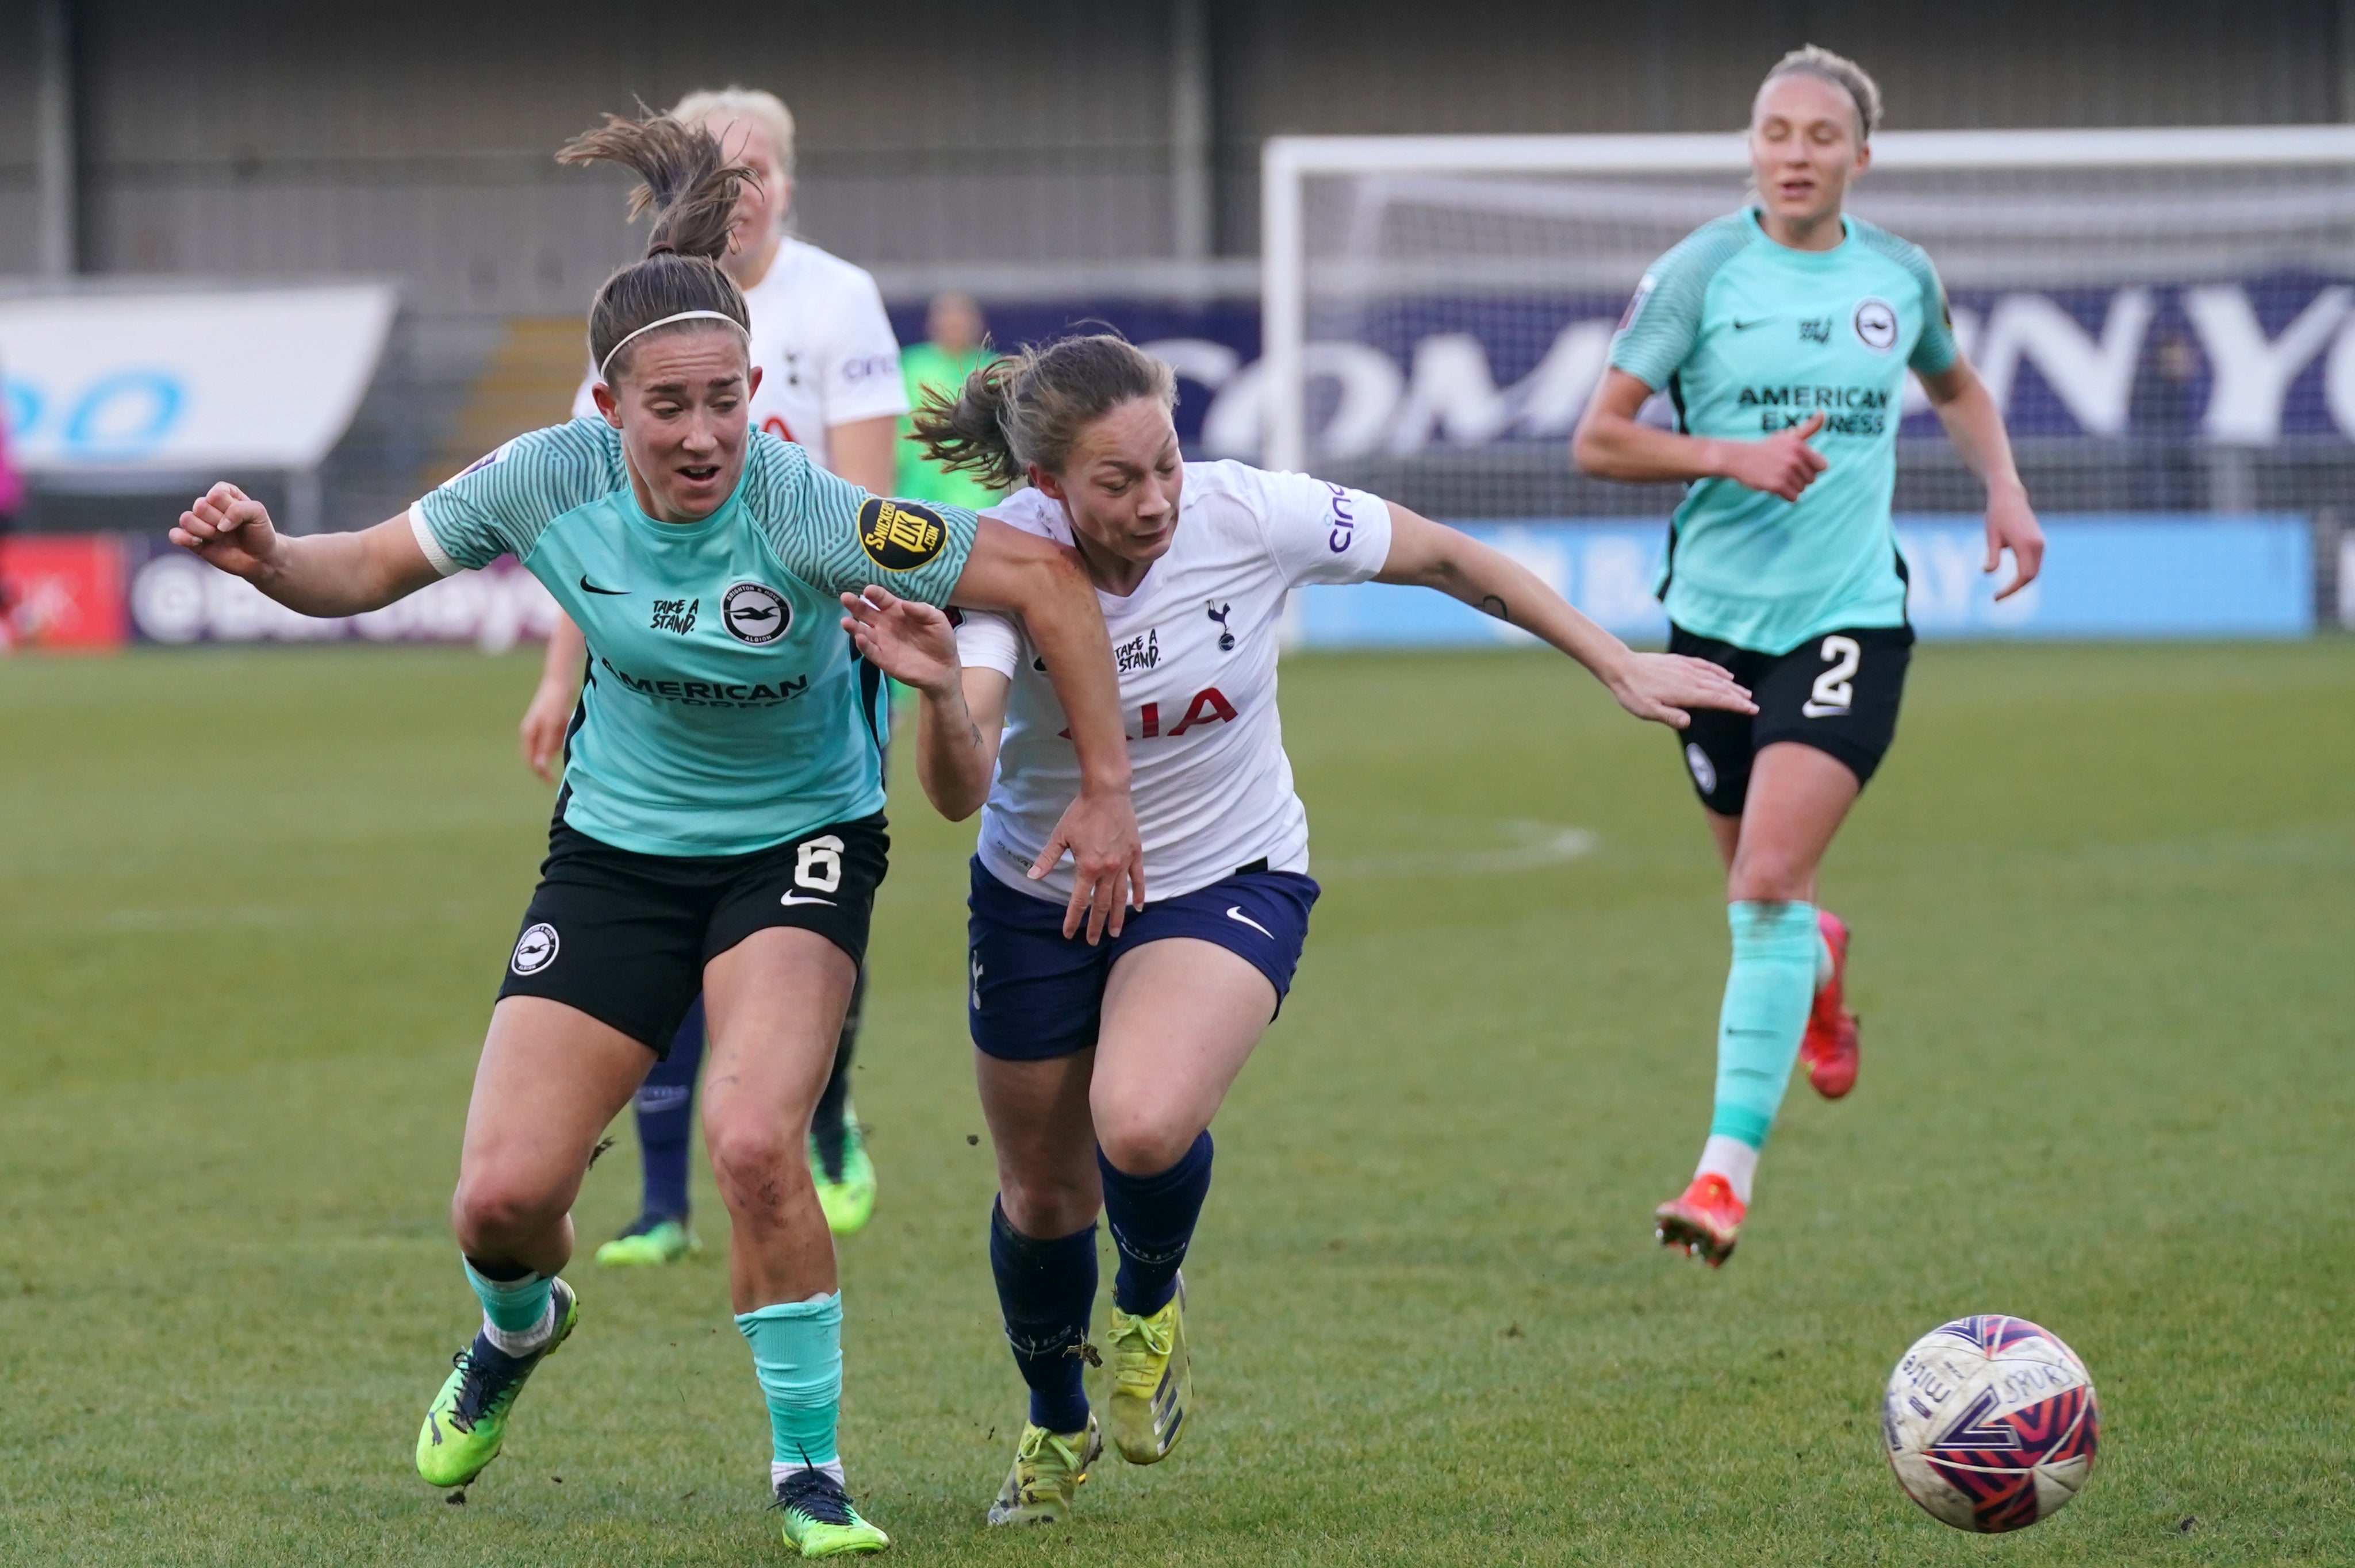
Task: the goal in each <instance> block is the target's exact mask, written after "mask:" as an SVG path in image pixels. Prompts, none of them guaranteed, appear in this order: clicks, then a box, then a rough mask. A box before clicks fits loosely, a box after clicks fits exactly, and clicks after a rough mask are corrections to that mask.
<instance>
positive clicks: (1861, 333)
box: [1856, 299, 1897, 354]
mask: <svg viewBox="0 0 2355 1568" xmlns="http://www.w3.org/2000/svg"><path fill="white" fill-rule="evenodd" d="M1856 337H1857V341H1858V342H1859V343H1861V344H1864V346H1865V347H1867V348H1869V349H1870V350H1872V352H1873V353H1875V354H1887V353H1888V352H1889V351H1890V350H1891V349H1892V348H1895V347H1896V346H1897V307H1896V306H1894V305H1892V304H1891V303H1890V302H1888V301H1887V300H1875V299H1864V300H1859V301H1858V302H1857V306H1856Z"/></svg>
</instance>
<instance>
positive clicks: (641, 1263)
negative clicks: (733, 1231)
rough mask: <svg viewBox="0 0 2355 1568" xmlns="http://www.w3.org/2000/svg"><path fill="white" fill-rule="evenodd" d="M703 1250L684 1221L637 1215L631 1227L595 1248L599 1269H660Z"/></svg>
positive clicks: (655, 1215)
mask: <svg viewBox="0 0 2355 1568" xmlns="http://www.w3.org/2000/svg"><path fill="white" fill-rule="evenodd" d="M702 1250H703V1244H702V1243H701V1242H700V1241H698V1240H697V1239H696V1235H695V1233H694V1232H693V1231H691V1230H688V1229H687V1222H686V1221H685V1220H677V1219H672V1218H670V1217H669V1216H667V1215H664V1214H640V1215H639V1216H638V1217H637V1218H636V1219H634V1220H633V1221H631V1222H630V1228H629V1229H628V1230H625V1231H623V1233H622V1234H620V1235H617V1236H615V1237H614V1238H613V1240H612V1241H609V1242H607V1243H606V1244H605V1245H603V1246H601V1247H599V1248H598V1249H597V1266H598V1267H600V1268H659V1267H661V1266H663V1265H664V1264H666V1263H677V1261H678V1260H679V1259H680V1258H683V1257H686V1256H687V1255H689V1254H692V1253H698V1252H701V1251H702Z"/></svg>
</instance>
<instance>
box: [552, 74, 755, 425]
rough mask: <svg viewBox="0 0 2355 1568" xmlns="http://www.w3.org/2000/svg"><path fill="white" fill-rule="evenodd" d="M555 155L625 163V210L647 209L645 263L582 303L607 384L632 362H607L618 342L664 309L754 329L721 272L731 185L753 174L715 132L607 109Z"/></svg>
mask: <svg viewBox="0 0 2355 1568" xmlns="http://www.w3.org/2000/svg"><path fill="white" fill-rule="evenodd" d="M556 161H557V162H558V163H560V164H591V163H598V162H603V163H610V164H622V165H623V166H624V167H626V168H629V169H630V170H632V171H634V173H635V174H636V175H637V176H638V185H636V187H635V188H634V189H633V190H632V191H631V192H630V212H629V216H630V217H632V218H633V219H635V218H636V217H637V216H638V215H639V214H640V213H642V212H645V211H648V210H649V209H651V210H652V211H653V213H654V226H653V228H652V231H651V232H650V233H649V234H648V235H647V237H646V254H645V260H640V261H634V262H632V263H631V264H630V265H629V266H626V267H623V268H622V269H620V270H617V271H615V272H614V273H613V276H612V277H610V278H607V279H606V280H605V282H604V286H603V287H602V288H600V289H599V290H598V291H597V300H596V303H595V304H593V305H591V307H590V310H589V357H590V359H591V362H593V363H594V364H596V365H598V366H602V369H603V375H604V377H605V379H606V380H607V381H608V382H611V381H613V380H614V379H616V378H617V377H618V376H619V375H620V373H621V370H622V368H623V367H624V366H627V365H628V363H629V358H628V355H623V357H622V359H621V361H620V362H619V364H618V365H607V364H606V361H607V359H608V357H609V356H611V355H613V349H614V347H615V345H617V344H620V343H621V342H622V340H623V339H624V338H626V337H628V336H630V335H631V334H633V333H635V332H637V331H638V330H640V329H641V328H643V327H645V326H646V325H647V324H648V323H653V322H658V321H661V320H662V319H663V318H664V317H665V316H673V315H677V314H678V313H680V312H682V311H713V312H717V313H719V314H720V315H723V316H726V317H727V318H728V319H729V320H730V321H733V322H735V323H737V324H738V325H739V326H741V327H742V328H743V329H744V330H745V331H746V332H747V333H748V334H749V333H750V332H751V312H750V311H749V310H747V309H746V307H745V304H744V294H743V291H741V290H740V289H738V288H737V287H736V281H735V280H734V279H733V278H730V276H729V275H728V274H727V273H726V272H725V271H723V270H720V267H719V259H720V258H721V257H722V256H725V255H727V254H728V242H729V237H730V228H729V223H730V218H731V217H733V216H734V215H735V211H736V191H737V186H738V185H740V184H741V183H742V182H744V181H746V180H749V179H751V178H752V171H751V170H750V169H748V168H745V167H744V166H742V165H741V164H730V163H729V162H728V159H727V155H726V154H724V153H722V152H721V151H720V148H719V139H718V138H716V137H714V136H713V135H712V134H711V132H709V131H707V130H705V129H703V128H702V127H701V126H699V125H687V124H684V123H682V122H679V121H677V120H674V119H672V118H671V117H670V116H668V115H666V114H649V115H646V116H645V118H643V119H639V120H624V119H623V118H622V117H621V116H619V115H617V114H608V115H607V116H605V123H604V124H603V125H602V126H600V127H598V128H597V129H595V130H593V131H584V132H581V134H580V135H578V136H575V137H574V138H573V139H572V140H571V141H570V142H567V143H565V144H564V146H563V148H562V149H561V150H560V151H559V152H558V154H556ZM707 324H709V325H716V324H718V323H705V322H700V321H697V322H682V323H679V324H678V326H677V328H673V329H666V330H676V331H685V330H687V329H690V328H694V327H699V326H704V325H707ZM632 346H633V347H634V346H635V345H634V344H633V345H632Z"/></svg>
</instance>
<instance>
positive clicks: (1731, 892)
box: [1725, 845, 1816, 904]
mask: <svg viewBox="0 0 2355 1568" xmlns="http://www.w3.org/2000/svg"><path fill="white" fill-rule="evenodd" d="M1815 875H1816V868H1815V866H1814V865H1812V864H1809V863H1804V862H1802V861H1801V860H1800V858H1799V857H1798V856H1796V855H1787V854H1778V853H1774V851H1772V850H1767V851H1762V852H1757V853H1753V852H1752V851H1751V850H1750V849H1749V848H1748V846H1746V845H1745V846H1744V847H1743V848H1742V850H1741V851H1740V852H1738V853H1736V854H1735V855H1734V857H1733V868H1732V870H1731V871H1729V872H1728V873H1727V874H1726V878H1725V890H1726V895H1727V896H1728V897H1730V898H1733V899H1737V900H1740V901H1742V902H1745V903H1758V904H1789V903H1794V902H1796V901H1798V900H1801V899H1804V898H1806V896H1807V889H1808V888H1809V886H1810V885H1812V884H1813V883H1814V881H1815Z"/></svg>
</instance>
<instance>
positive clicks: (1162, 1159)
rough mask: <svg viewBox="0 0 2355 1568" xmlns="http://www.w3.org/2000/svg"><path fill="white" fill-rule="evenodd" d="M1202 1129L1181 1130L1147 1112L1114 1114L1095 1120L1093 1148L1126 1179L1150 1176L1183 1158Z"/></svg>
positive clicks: (1189, 1128) (1098, 1116)
mask: <svg viewBox="0 0 2355 1568" xmlns="http://www.w3.org/2000/svg"><path fill="white" fill-rule="evenodd" d="M1200 1133H1201V1128H1197V1127H1181V1126H1177V1125H1174V1124H1171V1123H1169V1122H1167V1121H1162V1120H1158V1119H1156V1118H1154V1117H1152V1116H1151V1115H1149V1114H1146V1113H1141V1112H1139V1113H1122V1112H1114V1113H1113V1114H1111V1115H1109V1116H1107V1115H1103V1114H1102V1113H1099V1114H1098V1115H1097V1117H1096V1146H1097V1147H1098V1148H1100V1149H1102V1150H1103V1157H1104V1158H1105V1159H1106V1160H1110V1161H1112V1165H1113V1169H1114V1170H1115V1171H1121V1172H1122V1173H1124V1174H1125V1175H1129V1176H1153V1175H1157V1174H1159V1173H1160V1172H1161V1171H1167V1170H1168V1169H1169V1168H1170V1167H1171V1166H1172V1165H1175V1164H1177V1162H1178V1161H1179V1160H1183V1159H1185V1158H1186V1151H1187V1150H1189V1149H1191V1148H1193V1147H1194V1139H1196V1138H1197V1137H1199V1136H1200Z"/></svg>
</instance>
